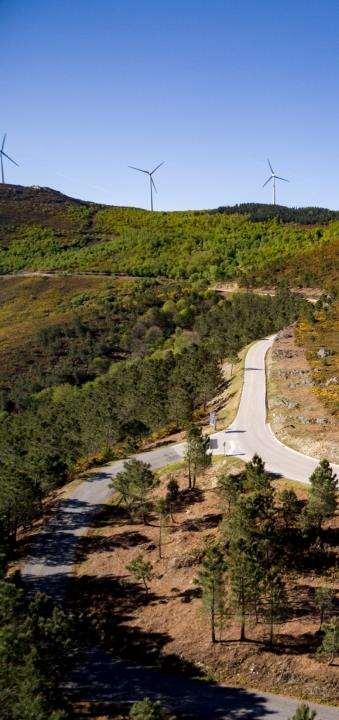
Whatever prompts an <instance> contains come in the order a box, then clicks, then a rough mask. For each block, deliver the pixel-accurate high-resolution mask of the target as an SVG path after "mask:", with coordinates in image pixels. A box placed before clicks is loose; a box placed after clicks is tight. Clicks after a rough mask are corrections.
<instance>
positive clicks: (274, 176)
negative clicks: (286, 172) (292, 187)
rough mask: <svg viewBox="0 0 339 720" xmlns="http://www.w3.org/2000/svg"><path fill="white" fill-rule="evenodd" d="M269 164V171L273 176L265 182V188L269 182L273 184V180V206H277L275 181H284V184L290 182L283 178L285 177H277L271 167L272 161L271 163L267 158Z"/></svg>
mask: <svg viewBox="0 0 339 720" xmlns="http://www.w3.org/2000/svg"><path fill="white" fill-rule="evenodd" d="M267 163H268V167H269V169H270V173H271V175H270V176H269V178H267V180H266V182H264V184H263V187H265V185H267V184H268V183H269V182H271V181H272V180H273V205H275V204H276V187H275V181H276V180H283V181H284V182H289V180H286V178H283V177H280V176H279V175H276V173H275V172H274V170H273V168H272V165H271V163H270V161H269V159H268V158H267Z"/></svg>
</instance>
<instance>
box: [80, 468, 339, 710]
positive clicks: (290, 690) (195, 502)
mask: <svg viewBox="0 0 339 720" xmlns="http://www.w3.org/2000/svg"><path fill="white" fill-rule="evenodd" d="M242 466H243V464H242V462H241V461H240V460H236V459H233V458H227V459H225V458H216V464H215V465H213V466H212V467H211V468H210V469H209V470H208V471H207V472H206V474H205V476H204V477H203V478H200V480H199V483H198V484H199V490H196V491H195V492H191V493H189V492H188V491H187V490H186V491H185V488H186V486H187V478H186V476H185V472H184V470H183V468H182V467H181V468H176V470H175V471H174V472H173V474H174V475H175V476H176V478H177V479H178V482H179V483H180V487H181V489H182V491H183V492H182V494H181V500H180V505H179V507H178V509H177V510H176V511H175V512H174V521H173V522H171V521H170V520H168V523H167V528H166V533H165V538H164V544H163V553H162V555H163V556H162V557H161V558H160V557H159V551H158V539H159V523H158V519H157V517H156V516H155V515H153V516H151V518H150V523H149V524H148V525H143V524H140V523H137V522H135V523H131V521H130V519H129V518H128V516H127V515H126V514H124V511H123V509H122V508H121V507H120V506H119V505H117V503H116V502H115V503H113V504H112V505H111V506H107V509H106V511H105V512H104V513H103V514H102V515H101V516H99V517H98V518H97V522H96V526H95V527H94V528H92V530H91V532H90V533H89V535H88V536H87V537H86V538H83V540H80V544H79V553H78V564H77V568H76V575H75V578H74V587H75V592H74V593H73V601H74V600H75V601H76V603H77V604H80V607H81V609H82V610H83V611H85V612H86V616H87V617H90V618H91V621H92V623H93V625H94V626H95V628H96V632H99V635H100V636H101V638H102V640H103V642H104V643H105V645H106V647H108V648H110V649H111V650H112V651H113V652H118V653H119V654H120V655H122V656H123V657H130V658H133V659H140V661H142V662H144V661H145V660H151V661H152V663H153V664H156V665H160V666H161V667H164V668H166V669H170V670H171V671H173V670H174V671H175V670H178V671H184V672H188V673H190V674H193V675H195V676H197V675H201V676H203V677H207V678H213V679H214V680H217V681H225V682H227V683H229V684H232V685H241V686H245V687H246V686H247V687H252V688H256V689H260V690H261V691H268V692H276V693H280V694H284V693H285V694H288V695H294V696H297V697H300V698H304V699H307V700H314V701H315V700H318V701H320V702H326V703H333V702H335V699H336V696H337V690H338V685H337V683H338V679H339V672H338V671H339V667H338V666H337V667H335V666H332V667H329V666H328V665H326V664H324V663H323V662H320V661H319V660H318V659H317V657H316V655H315V652H316V648H317V647H318V646H319V643H320V638H319V633H318V630H319V617H318V615H317V613H316V609H315V606H314V587H316V586H322V585H328V586H331V587H335V582H334V563H335V556H334V554H333V552H332V551H331V552H330V553H329V555H328V557H327V564H326V567H325V565H323V566H322V568H319V567H318V568H317V569H312V572H311V571H309V572H305V573H303V574H301V573H299V572H298V575H296V574H293V573H289V575H288V577H287V578H286V580H287V587H288V594H289V600H290V603H291V612H290V613H289V619H288V621H286V622H284V623H282V624H280V625H279V626H278V627H277V629H276V633H277V634H276V645H275V647H274V649H270V648H269V647H268V644H267V627H266V625H265V623H264V622H263V621H261V620H259V622H258V623H255V622H254V620H253V619H252V618H249V619H248V627H247V638H248V641H246V642H242V643H240V642H239V623H238V620H237V618H236V617H234V613H230V614H229V616H228V618H227V620H226V621H225V626H224V628H223V631H222V634H221V638H220V640H221V641H220V642H217V644H216V645H212V644H211V642H210V633H209V620H208V617H207V616H206V614H205V612H204V611H203V608H202V602H201V598H200V597H199V590H198V588H197V587H196V584H195V578H196V576H197V572H198V568H199V560H200V558H201V549H202V547H203V543H204V540H206V538H208V537H214V536H215V535H216V534H217V532H218V526H219V523H220V521H221V518H222V507H221V502H220V499H219V497H218V494H217V492H216V482H217V475H218V472H219V471H220V468H222V469H223V470H225V469H227V471H230V472H237V471H239V469H240V468H241V467H242ZM170 474H171V472H170V468H167V470H166V472H164V471H161V473H160V478H161V487H160V489H159V490H158V491H157V494H162V495H163V493H164V488H165V485H166V483H167V482H168V477H169V475H170ZM275 484H276V486H277V487H278V488H279V490H281V489H282V488H283V487H293V488H294V489H295V490H296V491H297V493H298V495H299V497H300V498H301V499H305V498H306V496H307V488H306V487H305V486H303V485H301V484H298V483H291V482H290V481H287V480H278V481H276V483H275ZM334 525H335V522H334V521H333V523H332V524H331V526H329V527H328V529H327V533H328V536H329V537H330V538H331V537H332V535H331V533H333V527H334ZM337 525H339V523H338V522H337ZM139 553H142V554H143V555H144V556H145V558H146V559H147V560H150V561H151V563H152V567H153V573H154V577H153V579H152V580H151V582H150V583H149V592H148V593H146V592H145V591H144V590H143V588H142V586H141V585H140V584H138V583H137V582H136V581H135V580H134V579H133V577H131V574H130V572H129V571H128V570H127V569H126V568H127V565H128V564H129V563H130V562H131V560H132V559H133V558H134V557H135V556H136V555H138V554H139ZM337 587H338V589H339V585H337Z"/></svg>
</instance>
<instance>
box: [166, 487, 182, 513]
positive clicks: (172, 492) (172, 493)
mask: <svg viewBox="0 0 339 720" xmlns="http://www.w3.org/2000/svg"><path fill="white" fill-rule="evenodd" d="M166 489H167V492H166V502H167V505H168V508H169V513H170V516H171V520H172V522H174V518H173V509H174V507H175V504H176V503H177V501H178V499H179V494H180V488H179V483H178V481H177V480H176V479H175V477H174V475H171V476H170V478H169V481H168V483H167V486H166Z"/></svg>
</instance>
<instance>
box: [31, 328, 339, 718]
mask: <svg viewBox="0 0 339 720" xmlns="http://www.w3.org/2000/svg"><path fill="white" fill-rule="evenodd" d="M273 340H274V337H271V338H267V339H265V340H260V341H259V342H257V343H256V344H255V345H253V346H252V347H251V349H250V350H249V351H248V354H247V357H246V362H245V371H244V385H243V391H242V396H241V401H240V405H239V410H238V413H237V416H236V419H235V420H234V422H233V423H232V425H231V426H230V427H229V428H228V429H227V430H226V431H220V432H217V433H214V434H213V435H211V445H212V450H213V452H214V453H218V454H220V453H223V452H225V451H226V453H227V454H229V455H235V456H238V457H240V458H243V459H244V460H248V459H250V458H251V457H252V456H253V454H254V453H255V452H257V453H259V454H260V455H261V457H262V458H263V459H264V460H265V462H266V467H267V468H268V470H270V471H272V472H274V473H277V474H279V475H284V476H285V477H289V478H291V479H294V480H300V481H307V479H308V477H309V475H310V474H311V472H312V470H313V469H314V468H315V467H316V464H317V460H315V459H312V458H309V457H307V456H305V455H302V454H300V453H297V452H295V451H294V450H291V449H290V448H287V447H286V446H284V445H282V444H281V443H280V442H279V441H278V440H277V439H276V438H275V437H274V435H273V434H272V432H271V430H270V428H269V426H268V425H267V424H266V382H265V355H266V352H267V350H268V348H269V347H270V346H271V345H272V343H273ZM184 450H185V445H184V443H178V444H172V445H167V446H162V447H160V448H158V449H156V450H152V451H149V452H144V453H139V454H138V455H137V456H136V457H138V458H139V459H141V460H145V461H147V462H149V463H150V464H151V466H152V468H153V469H157V468H160V467H162V466H164V465H167V464H168V463H171V462H175V461H178V460H180V459H181V458H182V457H183V454H184ZM122 466H123V461H119V462H114V463H111V464H109V465H107V466H106V467H103V468H101V469H100V471H99V472H98V473H97V474H96V475H93V476H91V477H89V478H88V479H86V480H84V481H83V482H82V483H81V484H79V485H78V486H77V487H75V488H73V489H71V490H70V491H69V493H68V496H67V498H65V499H64V500H62V501H61V502H59V504H58V505H57V506H56V507H55V510H54V511H53V513H52V517H51V519H50V521H49V523H48V524H47V526H46V527H45V529H44V530H43V531H42V532H41V533H39V535H38V536H37V538H36V540H35V542H34V543H33V545H32V548H31V554H30V557H29V558H28V559H27V562H26V564H25V566H24V568H23V573H22V574H23V579H24V580H25V581H26V583H27V584H28V585H29V586H31V587H32V588H34V589H35V588H38V589H40V590H45V591H46V592H49V593H51V594H53V595H54V596H55V597H56V598H58V599H62V596H63V593H64V591H65V588H66V585H67V579H68V578H71V575H72V567H73V564H74V557H75V550H76V546H77V543H78V539H79V537H81V536H82V535H84V534H86V533H87V532H88V529H89V528H90V527H91V523H92V521H93V515H94V514H95V513H96V512H97V511H98V510H100V507H102V505H104V504H105V502H106V501H107V499H108V497H109V495H110V493H111V491H110V489H109V484H110V482H111V478H112V477H113V476H114V475H116V473H117V472H119V470H120V469H121V468H122ZM333 467H334V470H335V471H336V472H339V467H338V465H335V466H333ZM128 678H129V685H128V690H127V686H126V687H125V685H126V682H127V679H128ZM124 679H125V680H124ZM86 681H87V683H88V682H89V686H90V694H91V695H92V696H94V695H95V692H97V693H98V697H100V696H102V697H103V696H104V695H105V696H106V697H107V696H108V695H112V693H113V694H114V692H116V687H117V686H118V687H119V694H120V691H121V692H122V694H123V695H124V694H126V693H127V694H128V696H129V699H130V698H131V696H132V695H133V697H139V696H140V693H142V692H144V690H145V691H146V688H147V692H148V693H149V692H151V691H152V693H154V692H155V693H156V692H161V693H162V694H164V695H165V696H166V697H168V698H169V700H171V699H172V704H173V707H174V706H177V707H179V705H180V707H182V706H183V705H184V706H185V707H186V709H189V710H190V711H191V710H192V711H193V710H194V713H195V716H196V717H199V718H200V717H201V718H215V719H218V720H219V719H220V720H221V718H225V719H226V718H228V719H229V720H230V719H231V718H235V717H241V716H242V717H256V718H264V717H265V716H266V715H267V714H274V715H275V718H279V720H286V718H288V717H290V715H291V711H292V710H293V709H294V708H295V707H296V705H297V703H296V701H294V700H289V699H286V698H280V697H278V696H272V695H266V694H265V695H264V694H260V695H257V694H256V693H252V692H250V691H246V690H239V689H237V688H220V687H219V686H213V685H209V684H203V685H201V683H195V684H194V682H193V681H189V680H186V679H183V678H181V679H179V678H175V679H173V678H171V677H170V676H164V675H160V674H159V673H154V671H151V670H146V669H142V668H141V669H140V668H137V667H136V666H133V665H126V664H122V663H121V662H120V661H112V659H111V658H109V657H108V656H106V655H104V654H103V653H100V651H99V650H98V651H96V653H93V654H92V655H91V657H88V658H87V667H86V669H85V668H84V667H83V668H82V670H81V684H82V685H84V684H85V685H86ZM123 681H125V685H123ZM131 683H132V687H133V690H131ZM124 688H125V689H124ZM179 688H180V690H179ZM175 697H176V705H175V702H174V700H175ZM335 717H336V718H337V717H338V713H337V711H334V710H333V709H331V708H327V707H326V708H325V707H322V709H321V715H320V720H334V718H335Z"/></svg>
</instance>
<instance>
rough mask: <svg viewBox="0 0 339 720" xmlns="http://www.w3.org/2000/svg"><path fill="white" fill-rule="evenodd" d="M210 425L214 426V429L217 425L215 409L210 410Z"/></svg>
mask: <svg viewBox="0 0 339 720" xmlns="http://www.w3.org/2000/svg"><path fill="white" fill-rule="evenodd" d="M210 426H211V427H212V428H213V430H215V428H216V426H217V413H216V412H214V410H213V411H212V412H210Z"/></svg>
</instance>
